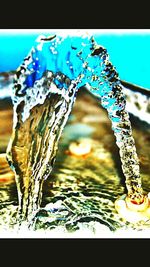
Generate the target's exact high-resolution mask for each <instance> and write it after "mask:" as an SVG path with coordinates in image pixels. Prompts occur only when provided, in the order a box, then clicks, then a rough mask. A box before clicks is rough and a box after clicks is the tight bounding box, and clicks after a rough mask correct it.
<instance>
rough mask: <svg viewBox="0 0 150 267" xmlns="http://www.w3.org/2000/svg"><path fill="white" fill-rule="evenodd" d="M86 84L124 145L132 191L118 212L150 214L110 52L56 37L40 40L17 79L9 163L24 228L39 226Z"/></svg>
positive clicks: (88, 40)
mask: <svg viewBox="0 0 150 267" xmlns="http://www.w3.org/2000/svg"><path fill="white" fill-rule="evenodd" d="M82 86H85V87H86V88H87V89H88V90H89V91H90V92H91V93H92V94H93V95H94V96H96V97H97V99H98V101H99V102H100V104H101V105H102V106H103V107H104V108H105V109H106V110H107V112H108V116H109V118H110V120H111V122H112V129H113V131H114V134H115V137H116V143H117V146H118V147H119V153H120V159H121V162H122V170H123V173H124V176H125V181H126V187H127V191H128V193H127V196H126V197H125V198H123V199H121V200H117V201H116V209H117V210H118V212H120V214H121V216H125V218H126V217H127V218H128V220H130V219H129V217H130V216H128V215H127V216H126V215H125V214H126V213H128V210H130V212H131V213H132V214H133V213H137V212H138V214H139V212H142V214H144V215H143V216H146V217H147V216H149V212H148V213H146V215H145V210H146V211H147V210H149V198H148V197H147V196H146V195H145V194H144V193H143V190H142V184H141V177H140V171H139V161H138V156H137V153H136V147H135V142H134V139H133V136H132V129H131V123H130V120H129V115H128V112H127V111H126V99H125V96H124V93H123V90H122V85H121V82H120V79H119V77H118V73H117V72H116V69H115V68H114V67H113V65H112V64H111V62H110V61H109V56H108V53H107V50H106V49H105V48H104V47H102V46H100V45H98V44H97V43H96V41H95V40H94V38H93V36H88V35H82V34H81V35H76V36H75V35H72V36H71V35H66V36H63V35H62V36H61V35H59V36H57V35H54V36H39V37H38V38H37V40H36V42H35V45H34V47H33V48H32V49H31V51H30V53H29V54H28V56H27V57H26V58H25V59H24V61H23V63H22V65H21V66H20V67H19V68H18V69H17V71H16V74H15V77H14V86H13V93H12V100H13V108H14V118H13V133H12V137H11V139H10V142H9V145H8V148H7V159H8V162H9V164H10V166H11V168H12V169H13V170H14V172H15V178H16V184H17V190H18V199H19V208H18V220H19V224H21V223H22V222H23V221H26V222H27V223H28V225H32V223H33V220H34V216H35V214H36V212H37V210H38V209H39V207H40V203H41V198H42V185H43V182H44V180H45V179H46V178H47V177H48V175H49V174H50V172H51V170H52V168H53V165H54V162H55V158H56V152H57V147H58V141H59V138H60V136H61V133H62V130H63V128H64V126H65V124H66V122H67V119H68V116H69V114H70V112H71V110H72V107H73V104H74V102H75V99H76V94H77V92H78V90H79V89H82ZM124 211H125V212H124ZM147 214H148V215H147Z"/></svg>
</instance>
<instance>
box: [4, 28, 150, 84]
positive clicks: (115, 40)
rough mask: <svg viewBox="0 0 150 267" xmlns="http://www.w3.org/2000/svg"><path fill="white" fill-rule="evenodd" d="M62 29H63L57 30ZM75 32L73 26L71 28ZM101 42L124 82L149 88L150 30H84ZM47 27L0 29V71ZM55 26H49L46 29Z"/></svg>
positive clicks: (23, 53) (13, 62)
mask: <svg viewBox="0 0 150 267" xmlns="http://www.w3.org/2000/svg"><path fill="white" fill-rule="evenodd" d="M60 31H63V30H60ZM73 31H74V32H75V30H73ZM85 31H87V32H90V33H91V34H93V35H94V37H95V39H96V41H97V43H99V44H100V45H102V46H104V47H105V48H106V49H107V51H108V53H109V55H110V61H111V62H112V63H113V65H114V66H115V67H116V70H117V71H118V72H119V77H120V78H121V79H122V80H125V81H127V82H130V83H133V84H136V85H139V86H142V87H145V88H148V89H150V31H144V30H143V31H142V30H141V31H137V30H131V31H130V30H129V31H125V30H118V31H115V30H99V31H98V30H89V31H88V30H85ZM47 32H48V30H16V31H15V30H1V31H0V72H3V71H10V70H15V69H16V68H17V67H18V66H19V65H20V64H21V62H22V60H23V58H24V57H25V56H27V54H28V52H29V51H30V49H31V47H32V46H33V44H34V41H35V39H36V38H37V36H38V35H39V34H44V33H47ZM53 32H56V33H57V30H49V33H50V34H51V33H53Z"/></svg>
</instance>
